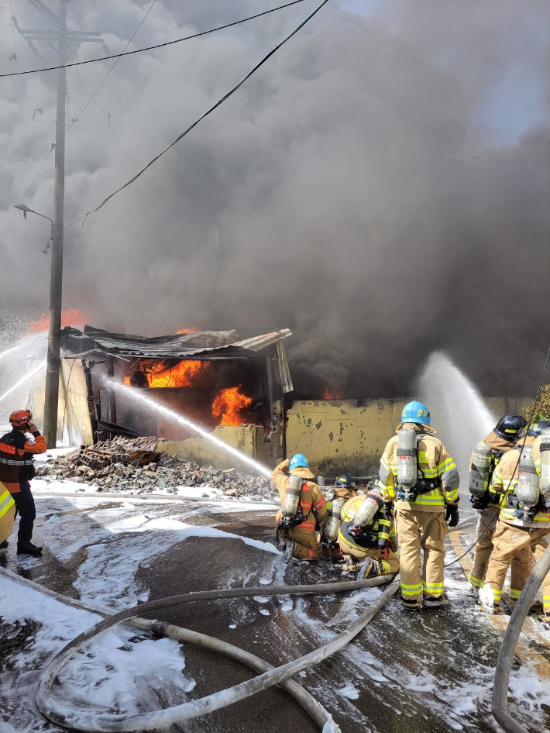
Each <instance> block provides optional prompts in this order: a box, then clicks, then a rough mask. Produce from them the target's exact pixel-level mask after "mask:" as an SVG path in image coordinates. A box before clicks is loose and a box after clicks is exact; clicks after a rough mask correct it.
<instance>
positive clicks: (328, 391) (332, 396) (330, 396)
mask: <svg viewBox="0 0 550 733" xmlns="http://www.w3.org/2000/svg"><path fill="white" fill-rule="evenodd" d="M323 399H324V400H341V399H342V394H341V392H339V391H338V390H337V389H336V387H334V386H333V385H332V384H327V386H326V387H325V391H324V392H323Z"/></svg>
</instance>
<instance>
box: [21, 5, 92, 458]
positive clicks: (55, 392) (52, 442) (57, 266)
mask: <svg viewBox="0 0 550 733" xmlns="http://www.w3.org/2000/svg"><path fill="white" fill-rule="evenodd" d="M29 2H31V4H32V5H33V6H34V7H35V8H36V9H37V10H39V11H40V12H41V13H42V15H44V16H45V17H46V18H47V19H48V21H49V22H50V23H52V25H54V26H55V30H45V31H40V30H23V29H22V28H18V29H17V30H18V31H19V33H21V35H22V36H23V37H24V38H25V39H26V40H27V41H29V42H32V41H40V40H42V41H47V42H48V44H49V45H50V46H51V47H52V48H53V49H54V50H55V51H57V59H58V64H59V66H63V65H64V64H66V63H67V56H68V53H69V52H71V53H73V52H74V51H76V49H77V48H78V46H79V45H80V44H81V43H93V42H96V43H97V42H99V43H102V44H103V39H102V38H100V37H99V35H98V34H97V33H96V32H90V31H68V30H67V2H68V0H59V14H58V15H55V14H54V13H53V12H52V11H51V10H50V9H49V8H48V7H47V6H46V5H44V3H43V2H42V0H29ZM55 40H57V47H56V46H55V45H54V42H55ZM66 77H67V74H66V69H64V68H60V69H58V71H57V114H56V120H55V174H54V198H53V228H52V230H53V236H52V262H51V274H50V310H49V327H48V353H47V362H46V391H45V398H44V439H45V440H46V445H47V446H48V448H55V447H56V445H57V411H58V401H59V373H60V371H61V305H62V297H63V230H64V228H65V225H64V204H65V98H66V95H67V88H66Z"/></svg>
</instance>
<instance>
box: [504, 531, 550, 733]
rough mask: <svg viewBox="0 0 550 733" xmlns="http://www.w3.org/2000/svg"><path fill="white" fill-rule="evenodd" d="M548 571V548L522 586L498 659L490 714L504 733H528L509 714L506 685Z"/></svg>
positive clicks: (549, 561)
mask: <svg viewBox="0 0 550 733" xmlns="http://www.w3.org/2000/svg"><path fill="white" fill-rule="evenodd" d="M549 571H550V545H549V546H548V547H547V548H546V550H545V551H544V554H543V555H542V557H541V558H540V560H538V562H537V564H536V565H535V569H534V570H533V572H532V573H531V575H530V576H529V580H528V581H527V583H526V584H525V588H524V589H523V591H522V593H521V595H520V597H519V600H518V601H517V602H516V606H515V608H514V610H513V612H512V615H511V617H510V621H509V623H508V627H507V629H506V634H505V635H504V641H503V642H502V646H501V648H500V654H499V655H498V661H497V667H496V671H495V681H494V685H493V702H492V707H491V709H492V712H493V715H494V716H495V718H496V720H497V722H498V724H499V725H501V726H502V727H503V728H504V730H505V731H507V733H527V731H526V730H525V728H524V727H523V726H521V725H520V724H519V723H517V722H516V721H515V720H514V718H512V716H511V715H510V714H509V713H508V711H507V708H508V682H509V680H510V671H511V669H512V662H513V661H514V650H515V648H516V644H517V643H518V639H519V635H520V633H521V630H522V628H523V623H524V621H525V619H526V618H527V614H528V613H529V609H530V608H531V604H532V603H533V601H534V599H535V596H536V594H537V591H538V589H539V588H540V586H541V585H542V581H543V580H544V578H545V577H546V575H547V574H548V572H549Z"/></svg>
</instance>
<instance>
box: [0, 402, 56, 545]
mask: <svg viewBox="0 0 550 733" xmlns="http://www.w3.org/2000/svg"><path fill="white" fill-rule="evenodd" d="M10 423H11V425H12V430H11V431H10V432H9V433H6V434H5V435H3V436H2V437H1V438H0V481H1V482H2V483H3V484H4V486H5V487H6V489H7V490H8V491H9V492H10V494H11V496H12V498H13V500H14V502H15V506H16V508H17V511H18V513H19V516H20V517H21V520H20V522H19V533H18V536H17V554H18V555H40V554H41V553H42V548H41V547H37V546H36V545H33V543H32V542H31V539H32V530H33V525H34V520H35V517H36V509H35V506H34V499H33V495H32V493H31V485H30V483H29V481H30V479H32V478H34V475H35V471H34V465H33V455H35V454H37V453H45V452H46V443H45V441H44V438H43V437H42V436H41V435H40V432H39V431H38V428H37V427H36V425H35V424H34V423H33V422H32V414H31V413H30V412H29V410H17V411H16V412H12V414H11V415H10ZM26 433H31V434H32V436H33V437H32V439H27V437H26V435H25V434H26Z"/></svg>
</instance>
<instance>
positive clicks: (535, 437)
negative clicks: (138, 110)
mask: <svg viewBox="0 0 550 733" xmlns="http://www.w3.org/2000/svg"><path fill="white" fill-rule="evenodd" d="M548 427H550V421H540V422H537V423H533V425H532V426H531V427H530V428H529V430H528V431H527V435H526V437H525V438H524V439H523V440H521V442H520V444H518V446H517V447H516V448H514V449H513V450H510V451H508V453H506V454H505V455H504V456H503V457H502V458H501V460H500V462H499V464H498V466H497V467H496V468H495V472H494V474H493V480H492V489H493V491H495V492H497V493H498V494H499V495H500V514H499V518H498V523H497V526H496V529H495V532H494V535H493V546H494V548H493V552H492V553H491V557H490V559H489V565H488V567H487V572H486V575H485V582H484V584H483V587H482V588H481V590H480V591H479V600H480V603H481V606H482V608H483V609H484V610H485V611H487V613H493V614H499V613H500V601H501V598H502V588H503V586H504V579H505V578H506V573H507V571H508V568H509V567H510V565H511V564H512V562H515V564H516V568H518V569H516V572H515V577H514V579H513V587H512V592H511V594H510V595H511V600H512V604H514V603H515V601H516V600H517V599H518V598H519V596H520V594H521V591H522V590H523V587H524V586H525V583H526V582H527V579H528V578H529V575H530V574H531V570H532V563H533V553H535V554H536V555H537V554H539V553H540V550H541V549H542V550H545V549H546V547H547V545H548V541H549V538H550V505H548V506H547V504H546V501H547V500H546V499H545V497H544V496H543V495H542V494H541V493H540V491H539V477H538V473H537V472H539V473H540V445H541V439H540V435H541V433H542V431H543V430H545V429H546V428H548ZM525 449H527V450H525ZM530 451H532V460H533V462H534V466H535V467H536V472H534V473H531V472H530V471H528V470H527V471H525V472H523V471H522V463H521V462H522V461H523V458H522V456H523V455H526V456H529V455H530ZM520 471H521V472H522V473H524V476H526V477H527V478H528V479H531V478H532V479H533V485H534V488H535V489H536V492H537V499H536V501H534V502H530V504H532V506H530V507H526V506H525V504H523V502H522V501H521V499H522V492H521V488H522V487H521V486H519V485H518V484H519V482H518V477H519V475H520ZM542 593H543V606H544V616H545V621H546V623H547V624H548V623H550V577H549V576H547V577H546V579H545V581H544V582H543V585H542ZM537 605H538V604H536V603H535V604H533V606H532V608H533V609H534V610H536V609H537Z"/></svg>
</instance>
